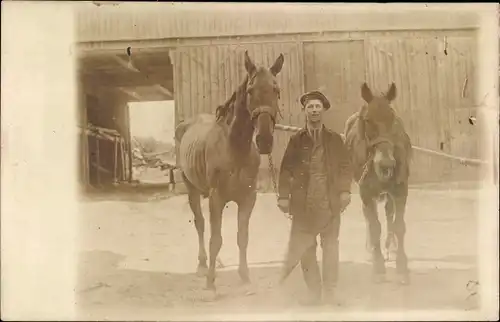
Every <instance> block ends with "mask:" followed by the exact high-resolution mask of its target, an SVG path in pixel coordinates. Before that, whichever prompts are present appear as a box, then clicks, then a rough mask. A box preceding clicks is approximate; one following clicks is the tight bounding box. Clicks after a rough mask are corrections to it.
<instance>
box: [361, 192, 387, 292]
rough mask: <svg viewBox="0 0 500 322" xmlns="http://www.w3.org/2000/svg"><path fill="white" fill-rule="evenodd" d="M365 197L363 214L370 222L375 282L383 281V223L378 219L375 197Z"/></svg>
mask: <svg viewBox="0 0 500 322" xmlns="http://www.w3.org/2000/svg"><path fill="white" fill-rule="evenodd" d="M362 199H363V214H364V216H365V219H366V221H367V222H368V228H369V236H370V246H371V254H372V265H373V273H374V279H375V282H382V281H383V280H384V278H385V276H384V275H385V263H384V257H383V255H382V250H381V247H380V233H381V230H382V229H381V225H380V221H379V220H378V213H377V204H376V202H375V200H374V199H373V198H368V197H365V198H362Z"/></svg>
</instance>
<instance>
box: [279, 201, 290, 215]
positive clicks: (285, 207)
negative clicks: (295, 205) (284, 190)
mask: <svg viewBox="0 0 500 322" xmlns="http://www.w3.org/2000/svg"><path fill="white" fill-rule="evenodd" d="M278 208H279V209H280V210H281V211H282V212H283V213H285V214H287V213H289V212H290V201H289V200H288V199H283V198H282V199H278Z"/></svg>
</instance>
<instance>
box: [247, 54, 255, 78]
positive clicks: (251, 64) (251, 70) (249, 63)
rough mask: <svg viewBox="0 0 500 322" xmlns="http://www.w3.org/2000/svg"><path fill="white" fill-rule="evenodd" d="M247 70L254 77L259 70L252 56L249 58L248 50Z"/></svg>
mask: <svg viewBox="0 0 500 322" xmlns="http://www.w3.org/2000/svg"><path fill="white" fill-rule="evenodd" d="M245 69H246V70H247V73H248V74H250V75H252V74H253V73H254V72H255V70H256V69H257V67H255V64H254V62H253V61H252V59H251V58H250V56H248V50H245Z"/></svg>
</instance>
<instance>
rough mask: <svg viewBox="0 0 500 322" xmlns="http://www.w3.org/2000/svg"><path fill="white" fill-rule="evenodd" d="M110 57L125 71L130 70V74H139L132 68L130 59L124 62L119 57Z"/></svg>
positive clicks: (138, 71)
mask: <svg viewBox="0 0 500 322" xmlns="http://www.w3.org/2000/svg"><path fill="white" fill-rule="evenodd" d="M112 57H113V59H114V60H115V61H116V62H117V63H118V64H120V66H122V67H125V68H126V69H128V70H130V71H132V72H134V73H140V72H141V71H140V70H138V69H137V68H136V67H135V66H134V64H133V62H132V58H130V57H129V59H128V61H127V60H125V59H123V58H121V57H120V56H118V55H113V56H112Z"/></svg>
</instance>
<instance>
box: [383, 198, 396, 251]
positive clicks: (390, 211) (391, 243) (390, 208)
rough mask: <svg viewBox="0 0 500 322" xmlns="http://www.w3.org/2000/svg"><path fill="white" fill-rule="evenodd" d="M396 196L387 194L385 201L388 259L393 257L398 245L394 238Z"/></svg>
mask: <svg viewBox="0 0 500 322" xmlns="http://www.w3.org/2000/svg"><path fill="white" fill-rule="evenodd" d="M394 202H395V201H394V197H393V196H392V195H391V194H387V196H386V201H385V218H386V224H387V236H386V239H385V249H386V252H387V260H388V261H389V260H390V258H391V254H393V251H394V249H395V247H397V246H396V240H395V238H394V213H395V204H394Z"/></svg>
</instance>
